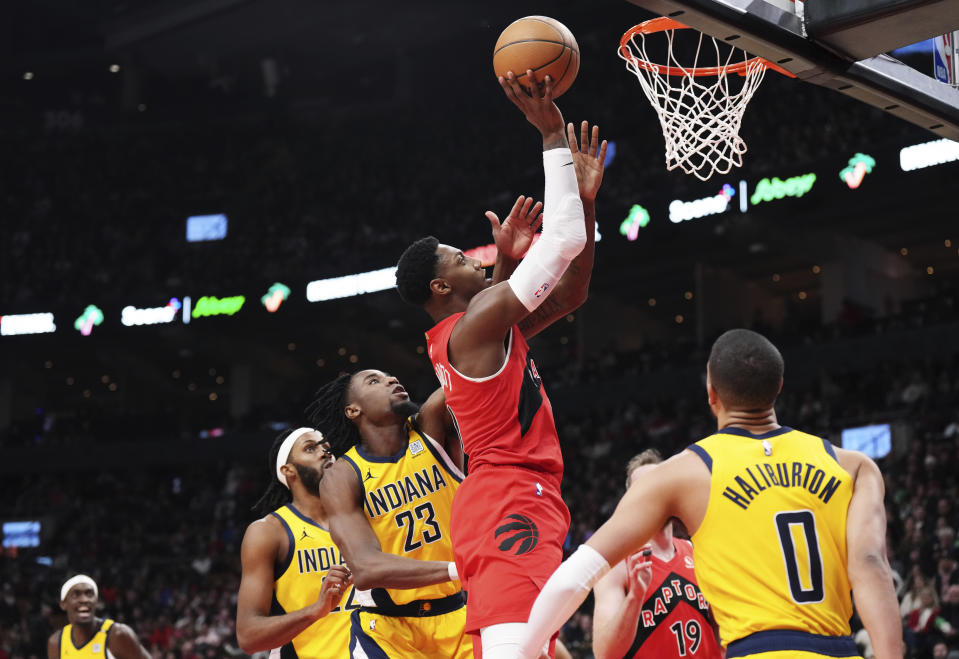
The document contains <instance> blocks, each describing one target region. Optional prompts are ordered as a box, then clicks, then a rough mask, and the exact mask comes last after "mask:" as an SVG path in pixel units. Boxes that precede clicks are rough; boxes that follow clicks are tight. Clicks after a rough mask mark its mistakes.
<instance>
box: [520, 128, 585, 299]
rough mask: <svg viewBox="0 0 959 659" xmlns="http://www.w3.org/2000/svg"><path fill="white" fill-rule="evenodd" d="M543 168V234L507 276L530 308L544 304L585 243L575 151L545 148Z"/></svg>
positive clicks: (564, 148)
mask: <svg viewBox="0 0 959 659" xmlns="http://www.w3.org/2000/svg"><path fill="white" fill-rule="evenodd" d="M543 170H544V171H545V173H546V189H545V190H544V192H543V235H542V236H540V239H539V240H538V241H537V242H536V244H535V245H533V247H532V248H531V249H530V250H529V253H528V254H527V255H526V258H524V259H523V262H522V263H520V264H519V266H518V267H517V268H516V271H515V272H513V275H512V276H511V277H510V278H509V280H508V281H509V286H510V288H512V289H513V293H515V294H516V297H517V298H518V299H519V301H520V302H522V303H523V306H524V307H526V308H527V309H529V310H530V311H533V310H534V309H535V308H536V307H538V306H539V305H540V304H542V302H543V300H545V299H546V296H548V295H549V294H550V293H551V292H552V291H553V288H554V287H555V286H556V282H557V281H559V278H560V277H562V276H563V273H564V272H566V268H568V267H569V264H570V263H571V262H572V261H573V259H575V258H576V257H577V256H578V255H579V253H580V252H581V251H583V247H584V246H585V245H586V226H585V219H584V211H583V202H582V201H581V200H580V198H579V184H578V183H577V182H576V167H575V166H574V165H573V156H572V153H570V150H569V149H568V148H566V147H563V148H561V149H550V150H549V151H544V152H543Z"/></svg>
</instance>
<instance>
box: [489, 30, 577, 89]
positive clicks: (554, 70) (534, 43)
mask: <svg viewBox="0 0 959 659" xmlns="http://www.w3.org/2000/svg"><path fill="white" fill-rule="evenodd" d="M527 69H532V70H533V72H534V73H535V74H536V79H537V80H538V81H540V82H542V81H543V79H544V78H545V77H546V76H547V75H548V76H550V77H551V78H552V79H553V98H559V97H560V96H562V95H563V94H564V93H566V90H567V89H569V87H570V85H572V84H573V81H574V80H575V79H576V74H577V73H578V72H579V46H578V45H577V44H576V37H574V36H573V33H572V32H570V31H569V28H567V27H566V26H565V25H563V24H562V23H560V22H559V21H557V20H555V19H552V18H549V17H548V16H527V17H525V18H520V19H518V20H515V21H513V22H512V23H510V24H509V25H508V26H507V27H506V29H505V30H503V32H502V34H500V35H499V39H497V40H496V46H495V47H494V48H493V70H494V71H495V72H496V75H497V76H504V77H505V76H506V72H507V71H512V72H513V73H514V74H515V75H516V79H517V81H518V82H519V83H520V84H521V85H522V86H523V89H525V90H526V91H529V84H528V81H527V80H526V70H527Z"/></svg>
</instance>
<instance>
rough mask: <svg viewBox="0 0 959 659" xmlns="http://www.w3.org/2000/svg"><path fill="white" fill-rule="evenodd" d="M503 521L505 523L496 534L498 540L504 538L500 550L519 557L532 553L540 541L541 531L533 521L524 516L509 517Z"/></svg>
mask: <svg viewBox="0 0 959 659" xmlns="http://www.w3.org/2000/svg"><path fill="white" fill-rule="evenodd" d="M503 521H504V522H505V523H504V524H503V525H502V526H499V527H498V528H497V529H496V533H495V536H496V537H497V538H499V537H500V536H501V535H502V536H503V539H502V542H500V543H499V547H498V549H499V550H500V551H507V552H510V553H512V554H516V555H517V556H520V555H522V554H525V553H527V552H530V551H532V550H533V548H534V547H535V546H536V543H537V542H538V541H539V530H538V529H537V528H536V524H534V523H533V520H531V519H530V518H529V517H524V516H523V515H507V516H506V517H505V518H504V519H503ZM516 543H519V547H516V548H515V549H514V546H515V545H516Z"/></svg>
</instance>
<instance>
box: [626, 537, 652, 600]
mask: <svg viewBox="0 0 959 659" xmlns="http://www.w3.org/2000/svg"><path fill="white" fill-rule="evenodd" d="M648 551H649V550H648V548H645V547H644V548H643V551H638V552H636V553H635V554H631V555H629V556H627V557H626V583H627V584H628V585H629V592H628V593H627V597H633V598H636V599H638V600H639V601H640V602H642V601H644V600H645V599H646V590H647V589H648V588H649V584H650V582H651V581H652V580H653V561H652V560H651V559H650V555H651V553H652V552H649V554H647V552H648Z"/></svg>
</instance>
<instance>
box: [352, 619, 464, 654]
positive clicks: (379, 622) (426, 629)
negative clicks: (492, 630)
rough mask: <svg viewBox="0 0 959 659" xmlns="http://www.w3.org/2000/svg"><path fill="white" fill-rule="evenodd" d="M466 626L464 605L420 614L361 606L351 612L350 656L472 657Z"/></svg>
mask: <svg viewBox="0 0 959 659" xmlns="http://www.w3.org/2000/svg"><path fill="white" fill-rule="evenodd" d="M465 629H466V607H465V606H461V607H460V608H458V609H456V610H455V611H450V612H449V613H443V614H441V615H436V616H422V617H412V616H410V617H395V616H386V615H383V614H381V613H377V612H375V611H369V610H362V609H360V610H356V611H353V613H352V614H351V615H350V657H352V659H402V658H405V657H449V658H451V659H472V657H473V641H472V637H471V636H470V635H469V634H467V633H466V632H465Z"/></svg>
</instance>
